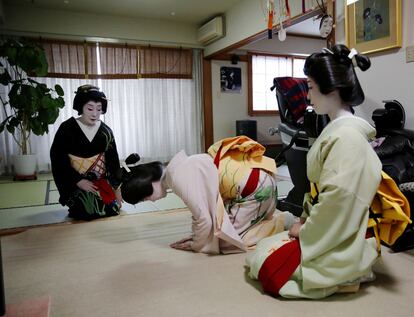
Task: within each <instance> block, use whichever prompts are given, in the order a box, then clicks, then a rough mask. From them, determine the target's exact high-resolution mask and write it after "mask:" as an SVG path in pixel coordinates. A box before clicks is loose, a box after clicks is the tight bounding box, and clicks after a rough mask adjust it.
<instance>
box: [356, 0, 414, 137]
mask: <svg viewBox="0 0 414 317" xmlns="http://www.w3.org/2000/svg"><path fill="white" fill-rule="evenodd" d="M402 3H403V5H402V12H403V14H402V37H403V43H402V48H401V49H397V50H392V51H384V52H380V53H376V54H375V55H369V57H370V59H371V68H370V69H368V70H367V71H366V72H358V77H359V80H360V82H361V85H362V87H363V89H364V92H365V102H364V103H363V104H362V105H360V106H359V107H357V108H356V110H357V111H356V113H357V114H358V115H360V116H362V117H364V118H366V119H369V120H371V115H372V111H373V110H374V109H376V108H382V107H383V103H382V100H386V99H396V100H398V101H399V102H400V103H401V104H402V105H403V107H404V108H405V113H406V124H405V128H407V129H413V130H414V62H411V63H406V61H405V59H406V50H405V48H406V47H407V46H411V45H414V25H413V12H414V1H413V0H405V1H404V0H403V1H402ZM371 122H372V120H371Z"/></svg>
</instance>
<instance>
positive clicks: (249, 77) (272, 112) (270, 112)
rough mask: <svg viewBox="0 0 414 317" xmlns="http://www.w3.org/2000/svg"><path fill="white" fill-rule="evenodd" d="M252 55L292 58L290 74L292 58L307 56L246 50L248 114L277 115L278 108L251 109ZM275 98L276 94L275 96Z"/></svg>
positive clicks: (304, 57)
mask: <svg viewBox="0 0 414 317" xmlns="http://www.w3.org/2000/svg"><path fill="white" fill-rule="evenodd" d="M253 55H260V56H269V57H285V58H290V59H292V76H293V67H294V62H293V60H294V59H306V57H307V56H304V55H295V54H272V53H261V52H247V82H248V91H247V98H248V100H247V112H248V114H249V116H252V117H254V116H278V115H279V110H254V109H253V63H252V59H253ZM275 98H276V96H275Z"/></svg>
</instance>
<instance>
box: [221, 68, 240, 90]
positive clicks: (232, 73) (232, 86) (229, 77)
mask: <svg viewBox="0 0 414 317" xmlns="http://www.w3.org/2000/svg"><path fill="white" fill-rule="evenodd" d="M220 87H221V91H222V92H230V93H240V92H241V87H242V83H241V68H240V67H226V66H222V67H221V68H220Z"/></svg>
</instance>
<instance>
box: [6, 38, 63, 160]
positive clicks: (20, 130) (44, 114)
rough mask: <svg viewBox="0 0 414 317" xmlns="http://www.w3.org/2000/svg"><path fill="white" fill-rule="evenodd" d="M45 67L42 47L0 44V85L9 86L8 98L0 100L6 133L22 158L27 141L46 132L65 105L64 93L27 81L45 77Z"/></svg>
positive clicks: (12, 41) (16, 41)
mask: <svg viewBox="0 0 414 317" xmlns="http://www.w3.org/2000/svg"><path fill="white" fill-rule="evenodd" d="M47 70H48V64H47V60H46V55H45V52H44V50H43V48H42V47H41V46H39V45H38V44H36V43H34V42H32V41H30V40H27V39H6V40H4V41H2V42H1V43H0V84H2V85H4V86H9V87H11V88H10V91H9V94H8V98H3V97H1V96H0V99H1V103H2V108H3V111H4V114H5V119H4V120H3V122H1V123H0V133H1V132H3V131H4V130H5V129H6V130H7V131H8V132H9V133H11V134H12V135H13V139H14V140H15V141H16V143H17V144H18V146H19V147H20V149H21V154H30V151H29V138H30V135H31V133H32V132H33V133H34V134H35V135H43V134H45V133H48V132H49V127H48V126H49V124H53V123H54V122H55V121H56V119H57V117H58V116H59V109H60V108H63V106H64V105H65V102H64V99H63V95H64V92H63V89H62V87H61V86H60V85H55V87H54V89H52V88H48V87H47V86H46V85H45V84H43V83H39V82H37V81H36V80H34V79H32V78H30V77H29V75H30V76H32V77H34V76H35V77H38V76H45V75H46V74H47Z"/></svg>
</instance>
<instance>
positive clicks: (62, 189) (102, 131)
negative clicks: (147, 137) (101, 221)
mask: <svg viewBox="0 0 414 317" xmlns="http://www.w3.org/2000/svg"><path fill="white" fill-rule="evenodd" d="M107 104H108V102H107V99H106V96H105V94H104V93H103V92H101V91H99V88H98V87H95V86H92V85H83V86H80V87H79V88H78V90H77V91H76V96H75V98H74V100H73V109H75V110H77V111H78V114H79V115H80V117H78V118H76V119H75V118H74V117H72V118H70V119H68V120H66V121H65V122H63V123H62V124H61V125H60V127H59V129H58V131H57V132H56V136H55V138H54V140H53V144H52V147H51V149H50V159H51V163H52V173H53V178H54V180H55V183H56V186H57V188H58V190H59V194H60V198H59V202H60V203H61V204H62V205H66V206H68V207H69V217H71V218H75V219H84V220H91V219H95V218H100V217H108V216H114V215H118V214H119V210H120V207H121V201H122V198H121V194H120V190H118V187H119V182H117V180H116V179H115V177H114V175H115V173H116V172H117V170H118V169H119V168H120V164H119V158H118V152H117V150H116V144H115V139H114V136H113V133H112V130H111V129H110V128H109V127H108V126H107V125H106V124H105V123H103V122H102V121H101V120H100V116H101V114H104V113H105V112H106V109H107Z"/></svg>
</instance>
